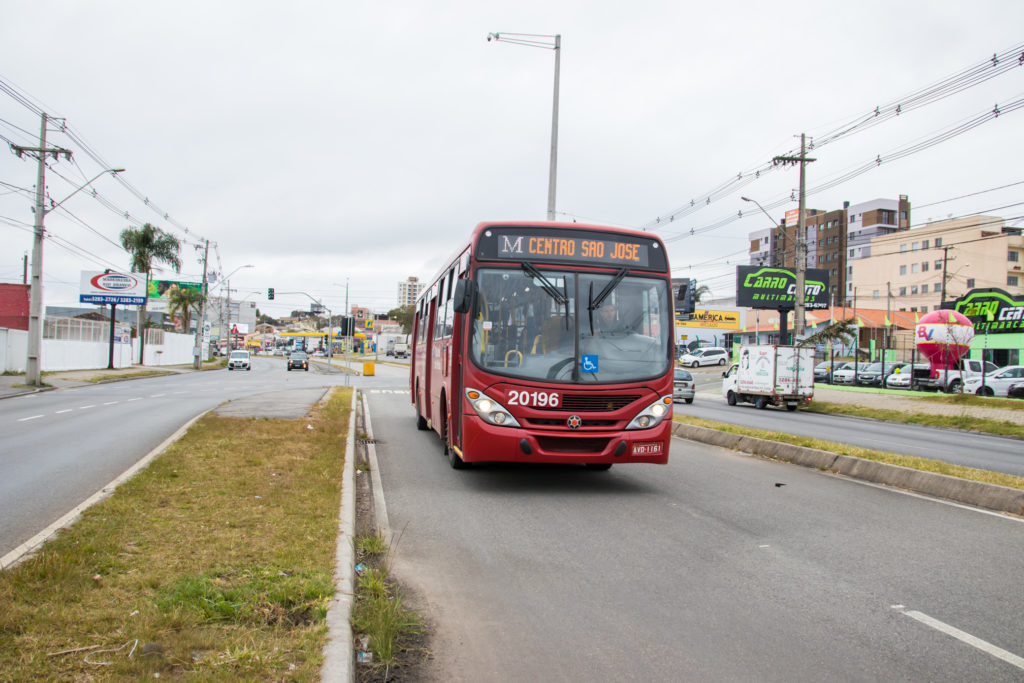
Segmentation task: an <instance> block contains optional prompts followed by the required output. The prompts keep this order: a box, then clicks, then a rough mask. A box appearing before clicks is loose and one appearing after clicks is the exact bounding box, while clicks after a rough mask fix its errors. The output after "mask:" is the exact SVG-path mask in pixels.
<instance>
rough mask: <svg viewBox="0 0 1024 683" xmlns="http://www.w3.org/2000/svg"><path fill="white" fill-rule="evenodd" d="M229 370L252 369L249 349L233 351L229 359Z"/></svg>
mask: <svg viewBox="0 0 1024 683" xmlns="http://www.w3.org/2000/svg"><path fill="white" fill-rule="evenodd" d="M228 370H252V362H251V361H250V360H249V352H248V351H232V352H231V357H230V358H229V359H228Z"/></svg>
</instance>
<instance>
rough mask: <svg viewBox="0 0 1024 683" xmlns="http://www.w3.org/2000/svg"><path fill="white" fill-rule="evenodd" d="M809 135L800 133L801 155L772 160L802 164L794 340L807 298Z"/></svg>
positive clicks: (799, 333)
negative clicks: (806, 171)
mask: <svg viewBox="0 0 1024 683" xmlns="http://www.w3.org/2000/svg"><path fill="white" fill-rule="evenodd" d="M806 142H807V136H806V134H804V133H801V134H800V156H798V157H775V158H774V159H773V160H772V161H773V162H774V163H776V164H800V215H799V217H798V218H797V232H796V292H795V296H794V298H793V318H794V320H793V341H794V342H795V341H796V340H797V338H798V337H802V336H803V334H804V303H805V300H806V298H807V293H806V292H805V289H806V287H805V281H806V278H807V235H806V234H805V231H806V229H807V225H806V221H807V219H806V217H805V216H804V191H805V187H806V174H805V167H806V166H807V164H808V163H810V162H812V161H817V159H809V158H808V157H807V152H806V150H807V147H806Z"/></svg>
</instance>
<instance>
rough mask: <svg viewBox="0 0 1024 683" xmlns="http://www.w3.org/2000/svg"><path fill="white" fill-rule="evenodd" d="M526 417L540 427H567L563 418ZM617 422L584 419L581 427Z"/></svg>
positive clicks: (610, 425) (603, 425)
mask: <svg viewBox="0 0 1024 683" xmlns="http://www.w3.org/2000/svg"><path fill="white" fill-rule="evenodd" d="M524 419H525V420H526V421H527V422H528V423H529V424H532V425H536V426H538V427H563V428H564V427H565V420H564V419H563V418H556V419H551V418H546V417H527V418H524ZM616 424H618V421H617V420H583V423H582V424H580V427H614V426H615V425H616Z"/></svg>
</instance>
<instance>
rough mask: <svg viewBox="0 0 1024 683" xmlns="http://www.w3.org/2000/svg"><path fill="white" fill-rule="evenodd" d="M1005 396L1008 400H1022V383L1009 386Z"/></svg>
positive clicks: (1023, 385) (1023, 392)
mask: <svg viewBox="0 0 1024 683" xmlns="http://www.w3.org/2000/svg"><path fill="white" fill-rule="evenodd" d="M1006 396H1007V397H1008V398H1024V382H1017V383H1016V384H1011V385H1010V388H1009V389H1007V390H1006Z"/></svg>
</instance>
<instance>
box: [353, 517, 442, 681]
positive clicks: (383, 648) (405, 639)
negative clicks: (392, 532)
mask: <svg viewBox="0 0 1024 683" xmlns="http://www.w3.org/2000/svg"><path fill="white" fill-rule="evenodd" d="M389 552H390V549H389V548H388V547H387V544H386V543H385V542H384V539H383V537H382V536H381V534H380V533H379V532H377V533H374V534H367V535H362V536H358V537H357V538H356V557H357V558H358V562H359V564H358V565H357V574H356V600H355V605H354V607H353V610H352V629H353V631H354V632H355V634H356V640H357V641H359V640H360V639H363V640H364V642H365V643H366V645H365V647H363V648H362V649H364V650H366V651H368V652H372V653H373V664H372V666H371V667H361V669H360V680H370V679H371V678H374V677H373V676H368V675H367V674H369V673H371V672H373V673H374V674H376V673H382V674H384V675H385V680H386V676H387V673H388V672H389V671H390V670H391V669H393V668H394V667H395V666H396V665H399V666H400V665H401V664H402V659H403V657H402V655H403V654H404V651H405V650H406V649H408V648H410V647H412V646H413V645H414V644H415V643H414V641H415V640H416V639H417V637H418V636H421V635H423V633H424V625H423V621H422V619H421V617H420V616H419V614H418V613H416V612H415V611H414V610H411V609H408V608H407V607H406V606H405V604H404V601H403V597H402V593H401V591H400V590H399V589H398V587H397V585H396V584H395V583H394V582H393V581H392V580H391V578H390V577H389V575H388V571H389V567H388V556H389ZM374 680H376V679H375V678H374Z"/></svg>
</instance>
